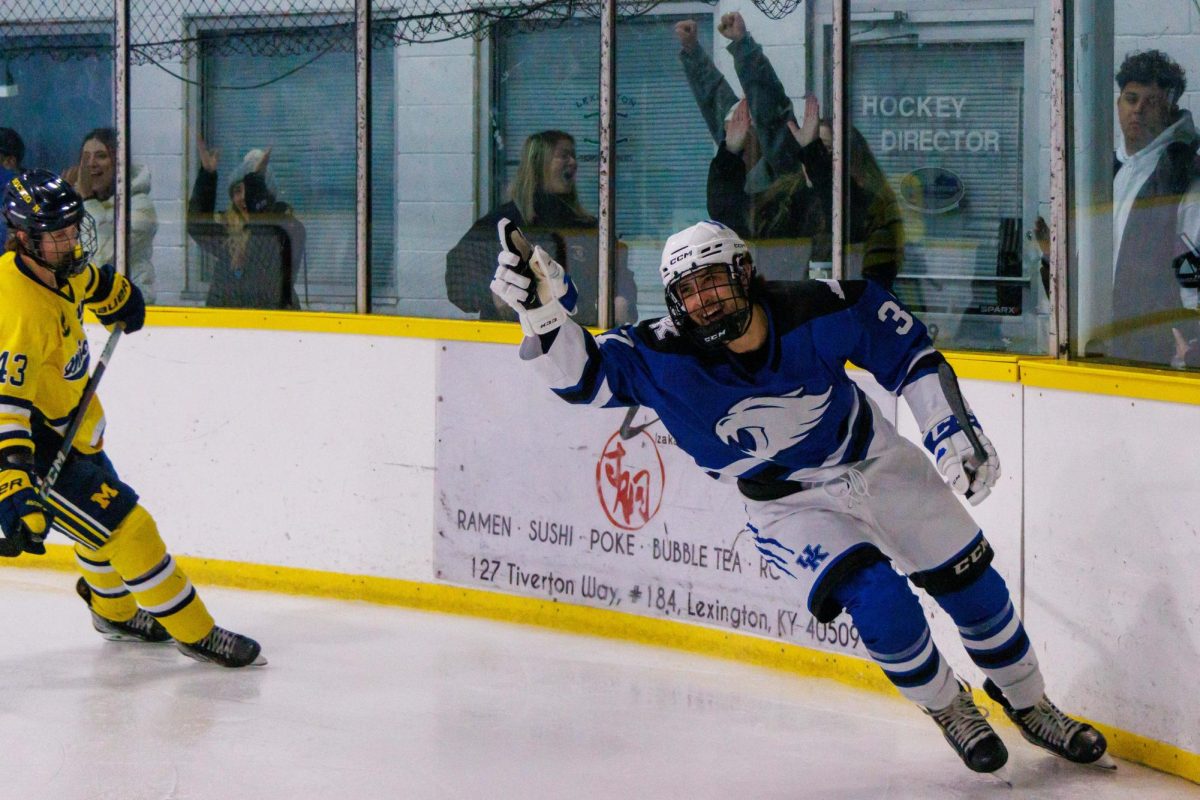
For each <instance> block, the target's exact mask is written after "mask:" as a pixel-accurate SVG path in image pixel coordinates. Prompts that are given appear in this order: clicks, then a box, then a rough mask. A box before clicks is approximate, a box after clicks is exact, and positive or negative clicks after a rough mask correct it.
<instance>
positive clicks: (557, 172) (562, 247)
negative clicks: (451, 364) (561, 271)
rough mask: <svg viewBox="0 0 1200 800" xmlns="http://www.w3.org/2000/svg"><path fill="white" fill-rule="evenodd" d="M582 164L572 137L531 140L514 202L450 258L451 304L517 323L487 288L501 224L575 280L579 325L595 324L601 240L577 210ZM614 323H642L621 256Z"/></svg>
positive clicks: (552, 133) (547, 135) (484, 220)
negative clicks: (508, 222)
mask: <svg viewBox="0 0 1200 800" xmlns="http://www.w3.org/2000/svg"><path fill="white" fill-rule="evenodd" d="M577 170H578V162H577V161H576V159H575V137H573V136H571V134H569V133H567V132H565V131H561V130H555V129H550V130H544V131H539V132H538V133H535V134H532V135H531V136H529V137H528V138H527V139H526V140H525V144H524V145H523V146H522V148H521V163H520V165H519V166H518V167H517V174H516V176H515V177H514V178H513V181H512V185H511V186H510V187H509V195H510V197H511V199H510V200H509V201H508V202H506V203H503V204H501V205H500V206H498V207H497V208H495V209H493V210H492V211H491V212H490V213H489V214H487V215H485V216H483V217H481V218H479V219H478V220H476V221H475V223H474V224H473V225H472V226H471V228H470V230H468V231H467V232H466V234H465V235H464V236H463V237H462V239H460V240H459V242H458V244H456V245H455V246H454V247H453V248H452V249H451V250H450V252H449V253H447V254H446V296H447V297H448V298H449V300H450V302H452V303H454V305H456V306H458V307H459V308H460V309H462V310H463V311H466V312H468V313H478V314H479V318H480V319H483V320H515V319H516V316H515V315H514V314H513V313H512V311H511V310H510V309H509V308H508V306H507V305H505V304H504V303H503V302H502V301H501V300H500V299H499V298H497V297H495V296H494V295H493V294H492V293H491V290H490V289H489V288H488V284H489V283H490V282H491V279H492V273H493V272H494V271H495V269H496V255H497V253H498V252H499V250H500V244H499V240H498V239H497V237H496V223H497V222H498V221H500V220H501V219H504V218H507V219H509V220H512V221H513V222H515V223H516V224H517V225H518V226H519V227H520V228H521V230H522V231H523V232H524V233H525V234H526V235H528V236H529V237H530V239H531V240H532V241H534V242H535V243H537V244H540V245H541V246H542V247H543V248H544V249H545V250H546V251H547V252H549V253H550V254H551V255H552V256H553V257H554V258H555V259H556V260H557V261H558V262H559V263H560V264H562V265H563V267H564V268H566V270H567V271H568V272H569V273H570V274H571V277H572V278H573V279H574V281H575V283H576V285H577V287H578V289H579V312H578V313H579V318H580V319H581V320H582V321H583V323H584V324H593V325H594V324H596V323H597V320H598V314H597V309H596V304H597V300H598V297H599V291H598V277H599V266H598V247H597V246H596V245H597V244H598V238H597V236H596V234H595V230H596V218H595V217H594V216H592V215H591V214H589V213H588V212H587V211H586V210H585V209H584V208H583V205H582V204H581V203H580V202H579V193H578V190H577V189H576V185H575V176H576V172H577ZM619 254H620V255H619V256H618V266H617V285H616V290H615V292H614V293H613V315H614V321H615V323H617V324H620V323H624V322H632V321H634V320H635V319H637V299H636V298H637V285H636V284H635V282H634V278H633V273H632V272H630V271H629V269H628V268H627V267H626V266H625V265H624V259H623V255H624V248H621V249H620V250H619Z"/></svg>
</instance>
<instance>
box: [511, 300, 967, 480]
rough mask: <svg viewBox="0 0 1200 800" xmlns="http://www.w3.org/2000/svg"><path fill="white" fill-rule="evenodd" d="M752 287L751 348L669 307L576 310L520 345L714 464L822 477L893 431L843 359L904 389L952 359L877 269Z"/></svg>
mask: <svg viewBox="0 0 1200 800" xmlns="http://www.w3.org/2000/svg"><path fill="white" fill-rule="evenodd" d="M755 300H756V302H758V303H759V304H760V305H762V306H763V308H764V310H765V311H766V316H767V322H768V328H769V330H768V334H767V340H766V343H765V344H764V345H763V347H762V348H760V349H759V350H757V351H755V352H754V353H751V354H745V355H737V354H734V353H732V352H731V351H729V350H727V349H725V348H721V349H720V350H717V351H709V350H704V349H701V348H699V347H697V346H696V345H694V344H693V343H692V342H691V340H690V339H688V338H687V337H686V336H683V335H680V333H679V332H678V331H677V330H676V328H675V326H674V325H673V324H672V322H671V320H670V318H669V317H664V318H662V319H659V320H654V321H648V322H642V323H640V324H638V325H636V326H630V325H625V326H622V327H620V328H617V329H614V330H611V331H608V332H606V333H604V334H601V335H600V336H599V337H596V338H593V337H592V336H591V334H589V333H588V332H587V331H585V330H583V329H582V328H580V327H579V326H577V325H574V324H573V323H567V325H565V326H564V327H563V328H561V329H559V330H558V331H556V332H555V335H553V336H552V337H544V338H543V340H542V341H540V342H539V341H538V340H533V339H528V340H526V346H525V347H523V351H522V357H523V358H526V359H529V358H532V359H533V361H534V365H535V366H536V367H537V368H538V369H539V371H540V372H541V373H542V374H543V376H544V377H546V379H547V380H548V381H549V383H550V384H551V388H552V389H553V390H554V391H555V392H556V393H557V394H558V395H559V396H560V397H562V398H563V399H565V400H567V401H569V402H572V403H581V404H588V405H594V406H602V407H612V406H629V405H642V406H647V407H649V408H652V409H653V410H654V411H655V412H657V414H658V416H659V418H660V419H661V421H662V423H663V425H665V426H666V428H667V430H668V431H669V432H670V434H671V435H672V436H673V437H674V438H675V440H676V442H677V443H678V444H679V446H680V447H681V448H683V450H684V451H686V452H687V453H688V454H689V455H691V456H692V458H693V459H695V461H696V463H697V464H698V465H699V466H700V467H701V468H702V469H704V470H705V471H707V472H708V473H709V474H710V475H712V476H713V477H715V478H722V479H726V480H728V479H742V480H743V481H751V482H755V483H767V484H769V483H775V482H780V481H819V480H826V479H828V478H831V477H833V476H834V475H836V474H839V473H840V472H843V471H844V470H845V469H846V466H847V465H850V464H853V463H855V462H859V461H862V460H864V459H866V458H869V457H871V456H872V455H875V454H877V453H878V452H879V451H880V450H881V449H882V448H883V447H886V446H887V445H888V443H889V442H890V441H892V440H893V439H894V438H895V436H896V435H897V434H896V432H895V428H894V427H893V426H892V425H891V423H889V422H888V421H887V420H886V419H884V418H883V417H882V416H881V415H880V414H879V411H878V409H877V408H876V407H875V406H874V404H873V403H872V402H871V401H870V399H869V398H868V397H867V396H866V394H865V393H864V392H863V391H862V390H861V389H860V388H858V386H857V385H856V384H855V383H854V382H853V381H852V380H851V379H850V377H849V375H847V373H846V362H847V361H851V362H853V363H854V364H856V365H858V366H860V367H862V368H863V369H866V370H867V371H869V372H870V373H871V374H872V375H874V376H875V378H876V379H877V380H878V381H879V383H880V384H881V385H882V386H883V387H884V388H885V389H887V390H888V391H890V392H893V393H897V394H898V393H900V391H901V390H902V389H903V388H904V387H906V386H908V385H910V384H912V383H913V382H914V381H917V380H919V379H920V378H922V377H925V376H929V375H935V374H936V372H937V365H938V363H939V362H941V361H942V360H943V359H942V356H941V354H940V353H938V352H937V351H936V350H934V348H933V343H932V342H931V340H930V338H929V335H928V333H927V331H926V328H925V326H924V325H923V324H922V323H921V322H920V320H918V319H916V318H915V317H914V316H913V315H912V314H911V313H910V312H909V311H908V310H907V309H905V308H904V307H903V306H902V305H901V304H900V302H899V301H898V300H897V299H896V298H895V297H894V296H892V295H891V294H889V293H888V292H887V291H885V290H884V289H882V288H881V287H879V286H878V285H877V284H875V283H872V282H870V281H840V282H839V281H802V282H798V283H786V284H785V283H777V284H766V286H765V289H763V290H761V291H759V292H757V293H756V295H755Z"/></svg>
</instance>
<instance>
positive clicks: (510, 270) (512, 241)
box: [491, 219, 578, 336]
mask: <svg viewBox="0 0 1200 800" xmlns="http://www.w3.org/2000/svg"><path fill="white" fill-rule="evenodd" d="M496 230H497V232H498V234H499V236H500V246H501V250H500V254H499V256H497V258H496V261H497V265H496V274H495V275H494V276H493V278H492V283H491V290H492V292H494V293H495V294H496V295H497V296H498V297H499V298H500V299H501V300H503V301H504V302H505V303H508V305H509V306H511V307H512V308H513V309H514V310H515V311H516V312H517V318H518V319H519V320H520V321H521V330H522V331H524V332H525V335H526V336H536V335H539V334H546V333H550V332H551V331H553V330H555V329H556V328H558V327H559V326H560V325H562V324H563V322H564V321H565V320H566V318H567V316H569V315H570V314H573V313H574V311H575V303H576V300H577V299H578V293H577V292H576V290H575V284H574V283H573V282H572V281H571V278H570V276H568V275H567V272H566V270H564V269H563V268H562V265H561V264H559V263H558V262H557V261H555V260H554V259H553V258H551V257H550V255H549V254H548V253H547V252H546V251H545V250H543V249H542V248H541V247H534V248H532V250H531V249H530V247H529V241H528V240H527V239H526V238H525V237H524V235H523V234H522V233H521V231H520V230H519V229H518V228H517V226H515V225H513V224H512V222H511V221H509V220H508V219H502V220H500V221H499V222H498V223H497V225H496Z"/></svg>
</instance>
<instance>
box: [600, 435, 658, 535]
mask: <svg viewBox="0 0 1200 800" xmlns="http://www.w3.org/2000/svg"><path fill="white" fill-rule="evenodd" d="M665 483H666V471H665V470H664V468H663V462H662V456H661V455H659V453H658V445H656V444H655V443H654V439H653V437H651V436H650V434H648V433H646V432H645V431H640V432H638V434H637V435H636V436H633V437H631V438H629V439H627V440H622V438H621V432H620V431H617V432H616V433H614V434H613V435H612V436H610V437H609V439H608V442H606V443H605V445H604V450H603V451H602V454H601V456H600V461H599V462H598V463H597V464H596V491H597V492H598V493H599V495H600V505H601V507H603V509H604V515H605V516H606V517H608V520H609V522H611V523H612V524H613V525H616V526H617V527H618V528H621V529H622V530H627V531H636V530H638V529H639V528H642V527H644V526H645V524H646V523H647V522H649V521H650V520H651V519H652V518H653V517H654V515H655V514H657V513H658V508H659V506H660V505H661V504H662V494H663V485H664V484H665Z"/></svg>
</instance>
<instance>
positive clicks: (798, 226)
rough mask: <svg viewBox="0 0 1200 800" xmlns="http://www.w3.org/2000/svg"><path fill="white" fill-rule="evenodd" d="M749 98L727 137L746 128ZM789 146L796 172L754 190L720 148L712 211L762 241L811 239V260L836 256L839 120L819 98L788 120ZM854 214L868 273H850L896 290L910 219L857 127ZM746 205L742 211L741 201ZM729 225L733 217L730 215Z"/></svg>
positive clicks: (856, 244)
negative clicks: (825, 114) (832, 121)
mask: <svg viewBox="0 0 1200 800" xmlns="http://www.w3.org/2000/svg"><path fill="white" fill-rule="evenodd" d="M744 103H745V101H743V102H742V103H741V104H739V106H738V107H735V109H734V113H733V114H732V115H731V118H730V121H729V123H728V125H727V129H728V131H729V133H728V134H727V139H732V140H734V141H737V139H738V137H740V136H741V135H744V131H745V130H746V126H747V122H748V119H747V115H746V114H745V113H744V111H743V110H742V107H744ZM786 127H787V130H788V131H789V137H790V138H791V140H792V141H791V146H790V147H781V148H780V153H781V154H784V155H783V163H794V164H796V166H795V167H794V168H793V169H792V171H790V172H787V173H784V174H783V175H782V176H781V177H779V178H776V179H775V180H774V181H773V182H772V183H771V184H770V185H769V186H768V187H767V188H766V189H765V190H764V191H762V192H759V193H758V194H756V195H753V196H749V195H746V194H745V193H744V192H740V190H739V188H738V187H739V186H741V185H742V184H743V182H744V181H746V180H747V178H746V176H745V173H744V167H743V166H742V164H741V163H740V162H739V161H738V160H737V159H732V158H729V157H728V156H724V155H722V153H721V152H718V153H717V155H716V156H715V157H714V158H713V162H712V165H711V166H710V167H709V211H710V213H714V214H715V218H716V219H718V220H720V221H722V222H725V219H722V216H721V214H720V213H719V212H720V211H721V210H728V213H727V214H726V216H728V217H730V218H732V219H735V220H736V222H735V224H731V225H730V227H732V228H733V229H734V230H735V231H736V230H738V228H739V227H741V228H743V229H744V230H746V231H747V233H748V235H749V236H751V237H753V238H754V239H756V240H758V241H760V242H761V241H762V240H765V239H797V238H803V239H810V240H811V241H812V251H811V260H812V261H813V262H828V261H832V260H833V255H832V223H833V152H832V150H831V145H832V142H833V130H832V126H831V125H829V124H828V123H827V122H823V121H822V120H821V119H820V105H819V103H818V102H817V99H816V97H814V96H813V95H808V96H806V97H805V102H804V122H803V124H801V125H797V124H796V123H795V122H794V121H791V120H788V121H787V122H786ZM849 173H850V213H849V217H850V218H849V220H848V230H847V234H848V244H849V245H851V246H852V250H851V253H852V254H854V255H858V254H859V253H861V256H860V258H861V274H859V270H858V269H856V268H855V267H854V266H853V265H852V266H851V268H850V270H849V274H847V276H846V277H847V278H859V277H863V278H868V279H870V280H873V281H875V282H876V283H878V284H879V285H881V286H883V287H884V288H885V289H887V290H888V291H891V290H892V286H893V284H894V283H895V279H896V275H897V274H898V273H899V271H900V267H901V265H902V263H903V260H904V221H903V217H902V216H901V213H900V205H899V202H898V201H897V199H896V194H895V192H894V191H893V190H892V187H891V185H890V184H889V183H888V180H887V176H886V175H885V174H884V172H883V170H882V168H880V166H879V162H877V161H876V160H875V156H874V155H873V154H872V153H871V148H870V147H869V146H868V145H867V140H866V139H865V138H864V137H863V135H862V134H861V133H860V132H859V131H858V129H856V128H851V129H850V163H849ZM743 202H744V203H745V210H744V212H743V211H739V210H737V205H738V204H739V203H743ZM726 224H729V223H728V222H726Z"/></svg>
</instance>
